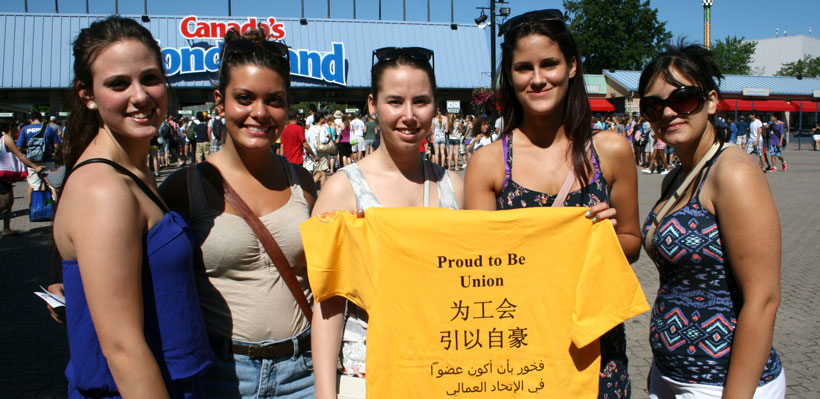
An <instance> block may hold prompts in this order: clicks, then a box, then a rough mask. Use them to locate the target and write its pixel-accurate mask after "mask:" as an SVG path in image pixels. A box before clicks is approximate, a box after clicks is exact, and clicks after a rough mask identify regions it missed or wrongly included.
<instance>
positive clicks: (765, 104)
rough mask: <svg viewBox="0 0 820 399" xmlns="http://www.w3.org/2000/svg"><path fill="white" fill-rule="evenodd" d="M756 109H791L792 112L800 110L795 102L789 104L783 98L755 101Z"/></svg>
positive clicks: (775, 110) (776, 110) (774, 110)
mask: <svg viewBox="0 0 820 399" xmlns="http://www.w3.org/2000/svg"><path fill="white" fill-rule="evenodd" d="M754 103H755V111H773V112H778V111H790V112H798V111H800V107H799V106H795V105H794V104H789V103H787V102H785V101H783V100H765V101H755V102H754Z"/></svg>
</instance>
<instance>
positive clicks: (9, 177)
mask: <svg viewBox="0 0 820 399" xmlns="http://www.w3.org/2000/svg"><path fill="white" fill-rule="evenodd" d="M5 138H6V136H5V135H3V136H0V180H3V181H7V182H15V181H22V180H25V179H26V177H28V172H27V170H26V167H25V165H23V162H21V161H20V159H18V158H17V155H15V154H14V153H12V152H9V151H8V150H7V149H6V140H5Z"/></svg>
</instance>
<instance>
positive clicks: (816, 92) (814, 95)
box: [812, 90, 820, 98]
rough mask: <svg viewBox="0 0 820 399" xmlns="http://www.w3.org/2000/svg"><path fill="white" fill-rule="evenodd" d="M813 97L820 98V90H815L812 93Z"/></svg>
mask: <svg viewBox="0 0 820 399" xmlns="http://www.w3.org/2000/svg"><path fill="white" fill-rule="evenodd" d="M812 97H814V98H820V90H815V91H814V92H812Z"/></svg>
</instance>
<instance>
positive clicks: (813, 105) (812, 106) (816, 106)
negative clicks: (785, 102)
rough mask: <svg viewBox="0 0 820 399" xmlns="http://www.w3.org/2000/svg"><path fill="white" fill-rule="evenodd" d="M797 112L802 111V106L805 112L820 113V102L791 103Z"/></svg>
mask: <svg viewBox="0 0 820 399" xmlns="http://www.w3.org/2000/svg"><path fill="white" fill-rule="evenodd" d="M791 103H792V104H793V105H794V106H795V107H797V110H798V111H800V105H801V104H802V105H803V112H818V111H820V102H816V101H792V102H791Z"/></svg>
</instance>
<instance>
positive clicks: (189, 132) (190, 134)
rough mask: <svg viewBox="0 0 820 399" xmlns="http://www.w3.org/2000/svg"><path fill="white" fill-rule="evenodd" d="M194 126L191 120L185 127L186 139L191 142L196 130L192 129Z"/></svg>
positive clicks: (194, 139) (194, 138) (194, 137)
mask: <svg viewBox="0 0 820 399" xmlns="http://www.w3.org/2000/svg"><path fill="white" fill-rule="evenodd" d="M194 126H196V123H194V121H191V122H190V123H189V124H188V127H187V128H185V137H187V138H188V141H190V142H191V143H193V142H194V141H196V132H195V131H194Z"/></svg>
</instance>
